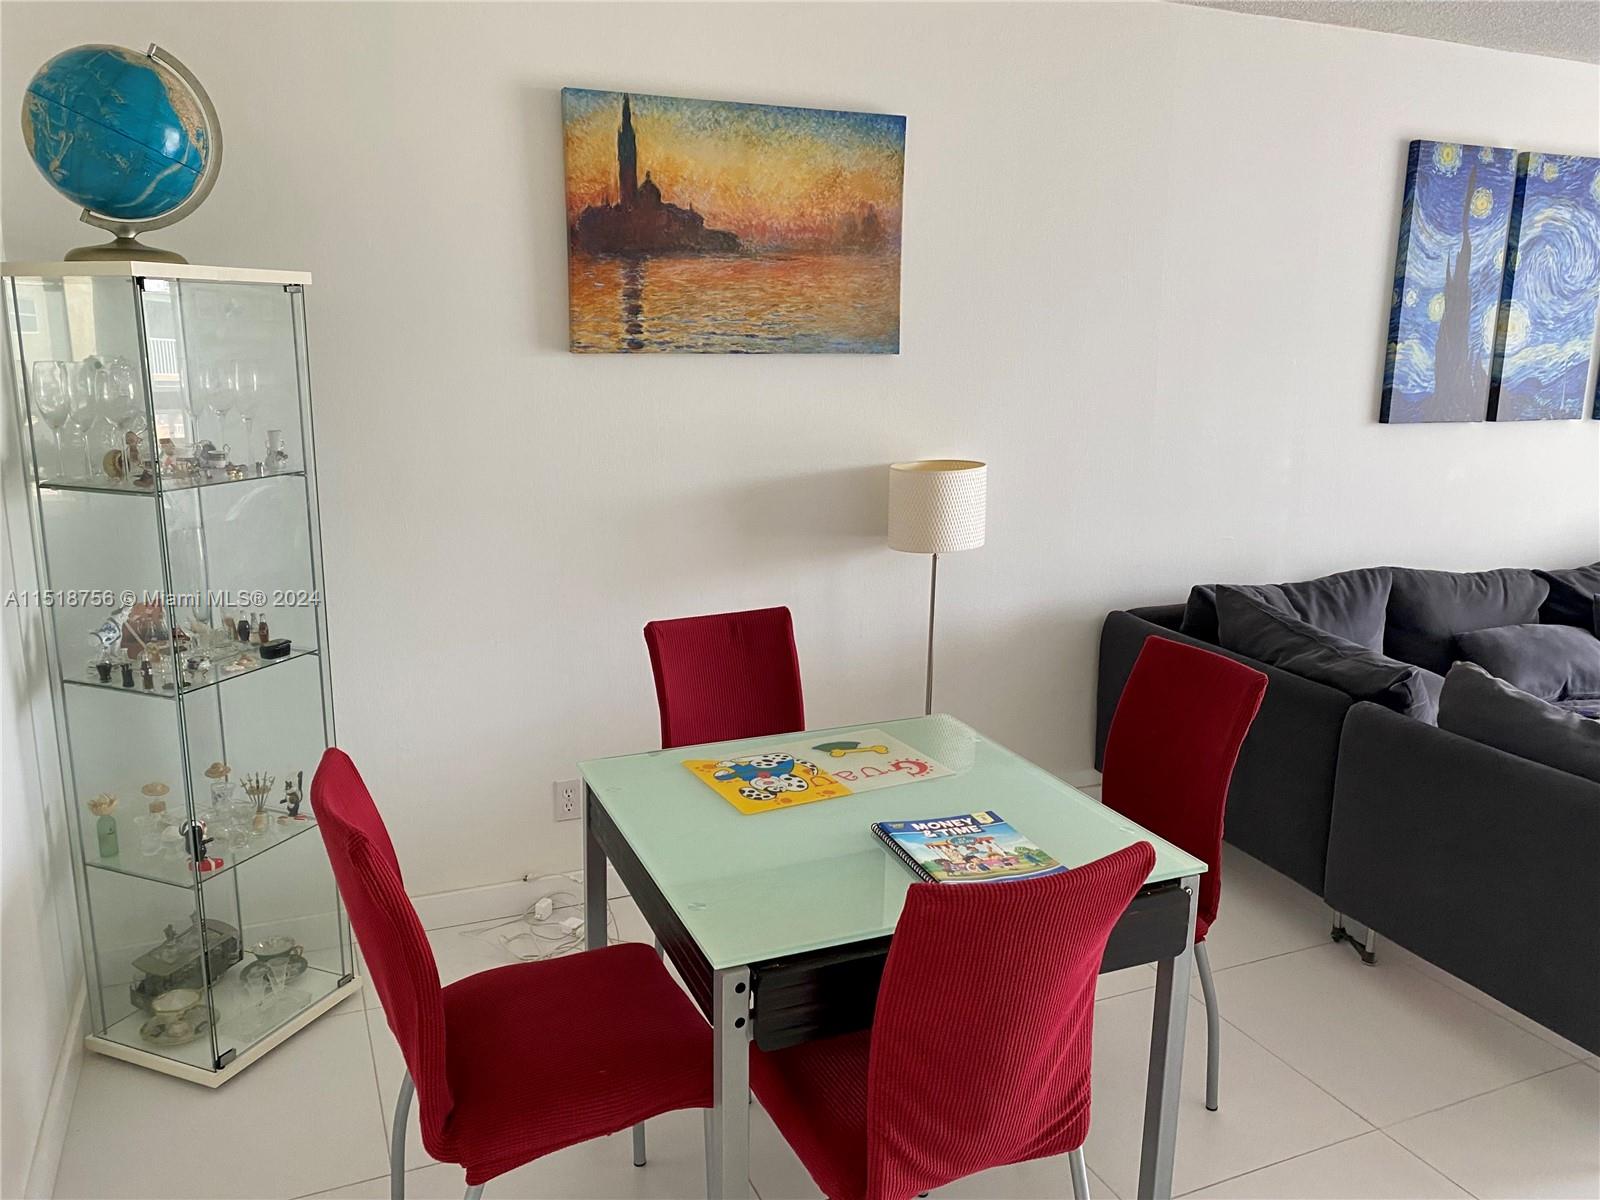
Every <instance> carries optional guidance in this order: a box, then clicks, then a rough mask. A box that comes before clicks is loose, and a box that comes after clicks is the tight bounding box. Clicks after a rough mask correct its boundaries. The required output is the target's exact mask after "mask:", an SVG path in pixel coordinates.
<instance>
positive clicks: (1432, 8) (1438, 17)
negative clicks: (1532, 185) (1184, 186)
mask: <svg viewBox="0 0 1600 1200" xmlns="http://www.w3.org/2000/svg"><path fill="white" fill-rule="evenodd" d="M1177 2H1178V3H1180V4H1194V5H1199V6H1200V7H1202V8H1226V9H1231V10H1232V11H1234V12H1246V13H1258V14H1261V15H1263V16H1269V17H1284V18H1286V19H1288V20H1291V21H1313V22H1316V23H1318V24H1321V25H1348V26H1352V27H1354V28H1356V29H1376V30H1378V31H1380V32H1382V33H1404V34H1410V35H1411V36H1412V37H1423V38H1433V39H1434V40H1436V41H1441V42H1465V43H1466V44H1468V45H1471V46H1489V47H1492V48H1493V49H1496V50H1517V51H1521V52H1522V53H1524V54H1542V55H1544V56H1545V57H1547V58H1570V59H1576V60H1577V61H1579V62H1591V63H1600V0H1177Z"/></svg>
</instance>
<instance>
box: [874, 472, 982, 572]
mask: <svg viewBox="0 0 1600 1200" xmlns="http://www.w3.org/2000/svg"><path fill="white" fill-rule="evenodd" d="M988 497H989V468H988V465H987V464H985V463H981V462H973V461H971V460H970V459H964V458H931V459H924V460H923V461H921V462H903V463H894V464H892V465H891V466H890V467H889V548H890V549H891V550H904V551H906V552H907V553H910V554H952V553H954V552H955V551H957V550H976V549H977V548H978V547H979V546H981V545H983V534H984V526H985V521H986V518H987V510H988Z"/></svg>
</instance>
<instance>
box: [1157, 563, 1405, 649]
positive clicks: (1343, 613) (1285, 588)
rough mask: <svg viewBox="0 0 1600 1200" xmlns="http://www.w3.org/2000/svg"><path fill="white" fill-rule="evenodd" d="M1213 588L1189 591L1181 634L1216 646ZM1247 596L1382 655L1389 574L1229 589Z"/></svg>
mask: <svg viewBox="0 0 1600 1200" xmlns="http://www.w3.org/2000/svg"><path fill="white" fill-rule="evenodd" d="M1218 586H1219V585H1217V584H1199V585H1197V586H1195V587H1193V588H1191V589H1190V590H1189V601H1188V603H1187V604H1185V605H1184V606H1183V623H1182V624H1181V625H1180V626H1179V627H1178V628H1179V632H1181V633H1187V634H1188V635H1189V636H1190V637H1197V638H1203V639H1204V640H1206V641H1208V642H1218V644H1220V642H1219V641H1218V630H1217V587H1218ZM1220 586H1228V587H1235V588H1237V589H1238V590H1239V591H1241V592H1249V593H1250V594H1251V595H1254V596H1256V597H1257V598H1258V599H1261V600H1264V601H1265V602H1266V603H1268V604H1270V605H1272V607H1274V608H1276V609H1277V610H1278V611H1280V612H1285V613H1288V614H1289V615H1290V616H1292V617H1298V618H1300V620H1302V621H1305V622H1307V623H1309V624H1311V625H1315V626H1316V627H1317V628H1318V629H1325V630H1327V631H1328V632H1329V633H1332V634H1336V635H1338V636H1339V637H1341V638H1343V639H1344V640H1345V641H1347V642H1355V643H1356V644H1357V645H1360V646H1365V647H1366V648H1367V649H1368V650H1380V651H1381V650H1382V649H1383V630H1384V620H1385V614H1386V611H1387V607H1388V603H1389V568H1388V567H1362V568H1361V569H1359V570H1355V571H1340V572H1339V573H1338V574H1337V575H1324V576H1322V577H1321V578H1320V579H1307V580H1305V581H1304V582H1301V583H1261V584H1228V585H1220Z"/></svg>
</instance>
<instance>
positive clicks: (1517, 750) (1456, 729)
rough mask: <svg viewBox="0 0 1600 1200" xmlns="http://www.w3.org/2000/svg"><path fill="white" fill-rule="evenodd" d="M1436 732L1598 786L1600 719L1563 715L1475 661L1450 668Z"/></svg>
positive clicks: (1554, 707) (1510, 798) (1599, 771)
mask: <svg viewBox="0 0 1600 1200" xmlns="http://www.w3.org/2000/svg"><path fill="white" fill-rule="evenodd" d="M1439 728H1440V729H1447V730H1449V731H1450V732H1451V733H1457V734H1460V735H1461V736H1462V737H1466V738H1471V739H1472V740H1473V741H1475V742H1482V743H1483V744H1484V745H1486V746H1493V747H1494V748H1495V749H1497V750H1504V751H1505V752H1506V753H1507V754H1515V755H1517V756H1518V757H1519V758H1526V759H1530V760H1532V761H1533V762H1539V763H1544V764H1545V765H1546V766H1548V767H1554V768H1556V770H1558V771H1566V772H1567V773H1568V774H1569V775H1577V776H1580V777H1581V778H1584V779H1592V780H1594V781H1595V782H1596V783H1600V721H1592V720H1590V719H1588V718H1587V717H1580V716H1578V715H1577V714H1576V713H1570V712H1563V711H1562V710H1561V709H1559V708H1557V707H1556V706H1555V705H1553V704H1547V703H1546V702H1545V701H1543V700H1541V699H1539V698H1538V697H1537V696H1530V695H1529V694H1528V693H1527V692H1524V691H1522V690H1521V689H1520V688H1514V687H1512V686H1511V685H1510V684H1509V683H1507V682H1505V680H1503V679H1496V678H1495V677H1494V676H1493V675H1491V674H1489V672H1487V671H1485V670H1484V669H1483V668H1482V667H1480V666H1478V665H1477V664H1476V663H1457V664H1456V665H1455V666H1453V667H1451V668H1450V674H1449V675H1447V676H1446V677H1445V681H1444V692H1443V694H1442V695H1441V696H1440V699H1439ZM1507 802H1508V803H1514V802H1515V797H1509V796H1508V797H1507Z"/></svg>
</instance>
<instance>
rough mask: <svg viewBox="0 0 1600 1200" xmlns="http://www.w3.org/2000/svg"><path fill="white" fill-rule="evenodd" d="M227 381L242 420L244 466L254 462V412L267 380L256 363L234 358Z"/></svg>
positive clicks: (235, 408) (234, 404)
mask: <svg viewBox="0 0 1600 1200" xmlns="http://www.w3.org/2000/svg"><path fill="white" fill-rule="evenodd" d="M227 378H228V383H229V386H230V387H231V389H232V391H233V408H234V411H235V412H237V413H238V414H239V419H240V420H241V421H242V422H244V453H243V455H242V459H243V462H244V464H245V466H247V467H248V466H249V465H250V464H251V463H253V462H256V461H257V460H256V457H255V453H256V435H255V424H256V412H257V410H258V409H260V407H261V401H262V400H263V399H265V398H266V394H267V387H268V380H267V375H266V372H265V371H264V370H263V369H262V368H261V367H260V366H259V365H257V364H256V363H253V362H244V361H239V360H237V359H236V360H235V361H234V362H233V363H232V364H231V365H230V366H229V368H228V373H227Z"/></svg>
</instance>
